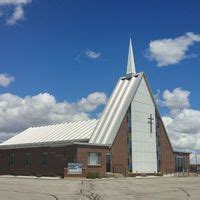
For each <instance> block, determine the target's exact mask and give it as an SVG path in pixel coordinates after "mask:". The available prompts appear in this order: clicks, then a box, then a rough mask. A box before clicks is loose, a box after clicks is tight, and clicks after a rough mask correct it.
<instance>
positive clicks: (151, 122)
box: [148, 114, 154, 133]
mask: <svg viewBox="0 0 200 200" xmlns="http://www.w3.org/2000/svg"><path fill="white" fill-rule="evenodd" d="M148 119H149V121H148V124H150V133H152V132H153V120H154V119H153V117H152V114H150V117H149V118H148Z"/></svg>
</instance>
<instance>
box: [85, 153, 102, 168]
mask: <svg viewBox="0 0 200 200" xmlns="http://www.w3.org/2000/svg"><path fill="white" fill-rule="evenodd" d="M88 165H101V154H100V153H89V154H88Z"/></svg>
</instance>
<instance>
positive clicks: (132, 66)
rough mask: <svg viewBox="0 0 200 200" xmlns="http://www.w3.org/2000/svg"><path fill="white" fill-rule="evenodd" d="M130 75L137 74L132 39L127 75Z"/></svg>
mask: <svg viewBox="0 0 200 200" xmlns="http://www.w3.org/2000/svg"><path fill="white" fill-rule="evenodd" d="M130 73H133V74H136V70H135V61H134V56H133V47H132V41H131V38H130V43H129V52H128V62H127V71H126V74H130Z"/></svg>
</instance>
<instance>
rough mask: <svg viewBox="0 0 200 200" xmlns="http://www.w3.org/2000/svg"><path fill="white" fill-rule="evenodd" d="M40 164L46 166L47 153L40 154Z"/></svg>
mask: <svg viewBox="0 0 200 200" xmlns="http://www.w3.org/2000/svg"><path fill="white" fill-rule="evenodd" d="M42 164H43V165H48V153H46V152H45V153H43V154H42Z"/></svg>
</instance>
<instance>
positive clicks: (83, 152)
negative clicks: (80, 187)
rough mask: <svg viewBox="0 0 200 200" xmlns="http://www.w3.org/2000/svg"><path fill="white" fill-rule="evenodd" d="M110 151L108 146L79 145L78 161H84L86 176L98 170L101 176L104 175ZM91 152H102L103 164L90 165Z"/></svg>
mask: <svg viewBox="0 0 200 200" xmlns="http://www.w3.org/2000/svg"><path fill="white" fill-rule="evenodd" d="M108 152H109V148H108V147H101V146H90V145H88V146H86V145H82V146H81V145H78V146H77V155H76V162H78V163H83V171H84V174H85V176H87V175H88V173H90V172H96V173H98V174H99V176H100V177H104V176H105V174H106V153H108ZM89 153H100V154H101V164H100V165H96V166H94V165H91V166H90V165H88V154H89Z"/></svg>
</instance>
